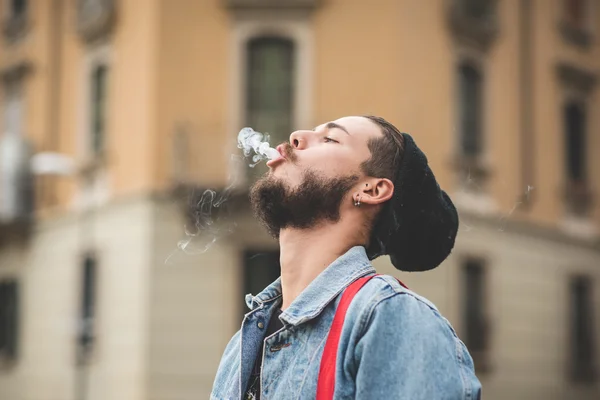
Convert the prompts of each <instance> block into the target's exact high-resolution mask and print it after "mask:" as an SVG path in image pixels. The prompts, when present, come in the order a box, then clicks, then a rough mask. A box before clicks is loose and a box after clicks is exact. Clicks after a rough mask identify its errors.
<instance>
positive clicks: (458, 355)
mask: <svg viewBox="0 0 600 400" xmlns="http://www.w3.org/2000/svg"><path fill="white" fill-rule="evenodd" d="M388 285H389V283H388ZM396 295H409V296H411V297H412V298H414V299H416V300H418V301H419V302H420V303H421V304H424V305H426V306H427V308H429V309H430V310H431V311H432V312H433V314H434V317H435V318H438V319H440V316H439V314H438V311H437V310H436V309H435V308H432V307H431V306H430V305H429V304H427V303H426V302H424V301H421V300H420V299H419V298H418V297H416V296H413V295H412V294H411V293H410V292H405V291H402V292H394V293H391V294H389V295H388V296H385V297H383V298H381V299H379V300H378V301H376V302H375V304H374V305H373V306H372V307H371V309H370V310H369V312H368V314H367V315H368V317H367V318H366V323H365V324H364V326H363V327H361V329H360V331H359V332H360V335H359V336H358V338H359V339H358V340H359V341H360V339H361V338H362V337H363V336H364V335H365V334H366V327H367V326H368V325H369V322H370V321H371V318H372V315H373V313H374V312H375V308H376V307H377V306H378V305H379V304H381V303H383V302H384V301H386V300H388V299H391V298H392V297H395V296H396ZM441 322H444V321H443V319H442V321H441ZM443 325H444V326H446V324H445V323H444V324H443ZM450 333H452V332H450ZM452 340H453V341H454V343H455V354H454V356H455V360H454V361H455V362H456V363H457V364H458V369H459V374H460V380H461V382H462V385H463V390H462V392H463V396H464V398H465V399H466V400H469V399H471V398H472V396H471V394H472V393H471V392H472V390H471V386H470V385H469V383H468V379H467V376H466V374H465V365H464V362H463V356H462V348H461V346H460V343H459V341H458V340H457V338H456V336H455V335H454V334H453V335H452Z"/></svg>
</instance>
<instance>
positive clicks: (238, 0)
mask: <svg viewBox="0 0 600 400" xmlns="http://www.w3.org/2000/svg"><path fill="white" fill-rule="evenodd" d="M222 1H223V4H224V5H225V6H226V7H227V8H230V9H233V10H265V9H270V10H277V9H279V10H305V11H312V10H314V9H315V8H316V7H317V6H318V5H319V3H321V0H222Z"/></svg>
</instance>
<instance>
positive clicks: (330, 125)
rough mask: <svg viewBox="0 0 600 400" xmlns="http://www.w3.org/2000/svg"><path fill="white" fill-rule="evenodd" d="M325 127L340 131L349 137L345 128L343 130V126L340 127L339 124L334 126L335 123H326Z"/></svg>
mask: <svg viewBox="0 0 600 400" xmlns="http://www.w3.org/2000/svg"><path fill="white" fill-rule="evenodd" d="M325 127H327V129H336V128H337V129H341V130H343V131H344V132H346V134H347V135H348V136H350V132H348V130H347V129H346V128H344V127H343V126H341V125H340V124H336V123H335V122H328V123H327V125H325Z"/></svg>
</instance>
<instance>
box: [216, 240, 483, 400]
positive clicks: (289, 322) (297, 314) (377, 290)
mask: <svg viewBox="0 0 600 400" xmlns="http://www.w3.org/2000/svg"><path fill="white" fill-rule="evenodd" d="M374 273H375V269H374V268H373V266H372V265H371V263H370V262H369V259H368V258H367V255H366V252H365V249H364V247H361V246H356V247H353V248H352V249H350V250H349V251H348V252H347V253H346V254H344V255H343V256H341V257H339V258H338V259H337V260H336V261H334V262H333V263H332V264H331V265H330V266H328V267H327V268H326V269H325V270H324V271H323V272H322V273H321V274H320V275H319V276H317V278H315V279H314V280H313V281H312V282H311V283H310V284H309V285H308V287H307V288H306V289H304V291H302V293H300V295H299V296H298V297H297V298H296V299H295V300H294V301H293V302H292V303H291V304H290V306H289V307H288V308H287V309H285V310H284V311H283V313H282V314H281V316H280V320H281V321H282V322H283V324H284V327H283V328H282V329H280V330H279V331H277V332H275V333H274V334H272V335H270V336H269V337H267V338H264V333H265V330H266V328H267V325H268V321H269V318H270V316H271V315H272V314H273V311H274V310H275V309H276V307H279V306H280V304H281V299H282V297H281V281H280V279H277V280H276V281H275V282H273V283H272V284H271V285H269V286H268V287H267V288H265V289H264V290H263V291H262V292H261V293H260V294H258V295H257V296H252V295H247V296H246V303H247V305H248V307H249V308H250V312H248V313H247V314H246V315H245V317H244V320H243V322H242V327H241V329H240V331H238V332H237V333H236V334H235V335H234V336H233V338H232V339H231V341H230V342H229V344H228V345H227V347H226V349H225V352H224V354H223V357H222V359H221V363H220V365H219V369H218V371H217V375H216V378H215V381H214V385H213V390H212V393H211V399H214V400H225V399H228V400H229V399H240V398H242V395H243V392H244V391H245V389H246V384H247V383H248V378H249V376H250V373H251V371H252V368H253V365H254V361H255V358H256V357H257V355H258V354H257V353H258V351H259V349H260V345H261V341H263V339H264V344H265V345H264V350H263V354H262V355H261V356H262V358H263V363H262V374H261V381H260V388H261V389H260V390H261V399H277V400H283V399H314V398H315V396H316V390H317V379H318V374H319V367H320V361H321V355H322V353H323V348H324V346H325V340H326V339H327V334H328V333H329V328H330V326H331V322H332V320H333V317H334V314H335V310H336V308H337V305H338V303H339V300H340V298H341V296H340V294H341V293H342V292H343V290H344V289H345V288H346V287H347V286H348V285H349V284H350V283H351V282H353V281H354V280H356V279H357V278H359V277H362V276H365V275H371V274H374ZM335 380H336V385H335V393H334V398H335V399H355V398H357V399H406V400H420V399H423V400H425V399H426V400H438V399H440V400H441V399H448V400H459V399H465V400H476V399H479V398H480V396H481V384H480V383H479V381H478V379H477V377H476V376H475V373H474V367H473V360H472V359H471V356H470V355H469V353H468V351H467V348H466V347H465V345H464V344H463V343H462V342H461V341H460V339H459V338H458V337H457V335H456V333H455V331H454V329H453V328H452V327H451V326H450V323H449V322H448V321H447V320H446V319H445V318H444V317H442V316H441V315H440V313H439V312H438V310H437V308H436V307H435V306H434V305H433V304H432V303H431V302H429V301H428V300H427V299H425V298H423V297H421V296H419V295H417V294H415V293H414V292H412V291H410V290H408V289H405V288H404V287H402V286H401V285H400V284H399V283H398V281H397V280H396V279H395V278H393V277H391V276H386V275H381V276H377V277H375V278H373V279H371V280H370V281H369V282H368V283H367V284H366V285H365V286H364V287H363V288H362V289H361V290H360V291H359V292H358V294H357V295H356V297H355V298H354V300H353V301H352V303H351V304H350V307H349V308H348V311H347V314H346V319H345V322H344V326H343V329H342V333H341V336H340V342H339V347H338V352H337V366H336V377H335Z"/></svg>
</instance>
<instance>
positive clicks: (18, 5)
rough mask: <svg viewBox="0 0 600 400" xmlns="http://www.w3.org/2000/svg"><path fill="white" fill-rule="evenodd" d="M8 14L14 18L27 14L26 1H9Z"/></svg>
mask: <svg viewBox="0 0 600 400" xmlns="http://www.w3.org/2000/svg"><path fill="white" fill-rule="evenodd" d="M9 2H10V14H11V15H12V16H13V17H14V18H19V17H22V16H24V15H25V13H26V12H27V0H9Z"/></svg>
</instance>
